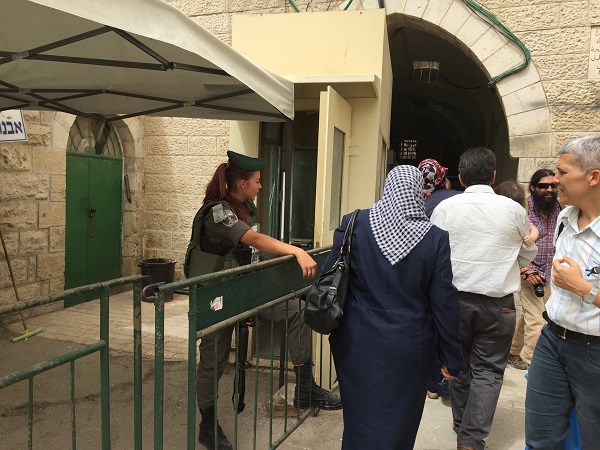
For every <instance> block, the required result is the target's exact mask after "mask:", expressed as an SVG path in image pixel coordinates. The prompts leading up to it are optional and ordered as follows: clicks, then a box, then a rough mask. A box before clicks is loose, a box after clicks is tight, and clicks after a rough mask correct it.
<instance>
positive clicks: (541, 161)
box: [532, 158, 558, 174]
mask: <svg viewBox="0 0 600 450" xmlns="http://www.w3.org/2000/svg"><path fill="white" fill-rule="evenodd" d="M557 163H558V158H535V163H534V166H533V169H534V170H533V171H534V172H535V171H536V170H539V169H552V170H554V171H556V164H557ZM532 174H533V172H532Z"/></svg>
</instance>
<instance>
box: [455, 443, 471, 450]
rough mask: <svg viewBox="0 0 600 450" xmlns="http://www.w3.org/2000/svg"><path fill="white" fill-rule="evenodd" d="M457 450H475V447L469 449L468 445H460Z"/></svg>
mask: <svg viewBox="0 0 600 450" xmlns="http://www.w3.org/2000/svg"><path fill="white" fill-rule="evenodd" d="M456 450H475V449H474V448H473V447H469V446H468V445H465V444H458V445H457V446H456Z"/></svg>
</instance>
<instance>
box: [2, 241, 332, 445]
mask: <svg viewBox="0 0 600 450" xmlns="http://www.w3.org/2000/svg"><path fill="white" fill-rule="evenodd" d="M329 250H330V247H326V248H322V249H318V250H312V251H309V254H311V256H312V257H313V258H314V259H315V261H317V264H318V267H319V268H320V267H321V265H322V264H323V263H324V261H325V259H326V257H327V255H328V254H329ZM142 279H143V277H142V276H139V275H135V276H129V277H123V278H118V279H115V280H110V281H106V282H102V283H97V284H93V285H89V286H84V287H79V288H75V289H70V290H67V291H64V292H61V293H59V294H55V295H51V296H48V297H45V298H42V299H36V300H28V301H22V302H19V303H18V304H15V305H11V306H9V307H4V308H0V318H2V317H4V316H8V315H11V314H15V313H18V312H19V311H24V310H27V309H31V308H35V307H39V306H44V305H48V304H51V303H55V302H58V301H62V300H73V299H75V298H76V297H80V298H81V297H85V299H84V301H91V300H92V298H91V297H90V295H89V294H98V293H99V294H100V318H99V320H100V336H99V340H98V341H96V342H94V343H92V344H90V345H86V346H83V347H81V348H79V349H77V350H75V351H72V352H69V353H65V354H63V355H61V356H58V357H55V358H51V359H49V360H46V361H43V362H41V363H38V364H35V365H33V366H31V367H29V368H27V369H24V370H21V371H19V372H15V373H12V374H10V375H7V376H4V377H2V378H0V389H3V388H5V387H8V386H11V385H13V384H15V383H18V382H21V381H24V380H29V403H28V419H29V420H28V448H29V449H32V448H33V425H34V418H33V400H34V396H33V379H34V377H35V376H36V375H38V374H40V373H42V372H46V371H48V370H51V369H54V368H56V367H59V366H62V365H64V364H67V363H68V364H70V368H71V370H70V375H71V436H72V448H73V449H75V448H76V402H75V371H74V368H75V362H76V361H77V360H78V359H80V358H82V357H84V356H87V355H90V354H92V353H95V352H99V353H100V399H101V405H100V410H101V431H102V449H103V450H109V449H110V365H109V326H108V320H109V298H110V294H109V291H110V288H114V287H118V286H126V285H133V356H134V395H133V401H134V448H135V449H136V450H138V449H141V448H142V351H141V346H142V334H141V332H142V324H141V284H142ZM222 280H224V281H222ZM312 281H314V280H304V279H303V278H302V274H301V271H300V270H299V267H298V265H297V263H296V260H295V258H294V257H292V256H286V257H280V258H275V259H272V260H269V261H264V262H260V263H256V264H252V265H249V266H243V267H238V268H235V269H229V270H225V271H222V272H218V273H214V274H209V275H203V276H199V277H195V278H190V279H188V280H184V281H178V282H174V283H169V284H163V285H160V286H158V287H156V288H155V296H154V307H155V349H154V350H155V355H154V358H155V365H154V448H155V449H157V450H158V449H162V448H163V426H164V417H163V412H164V409H163V403H164V402H163V400H164V356H165V355H164V350H165V341H164V321H165V315H164V305H165V296H166V295H168V294H169V293H171V292H174V291H177V290H180V289H183V288H189V312H188V317H189V333H188V380H187V383H188V399H187V404H188V405H187V406H188V422H187V446H188V449H194V448H195V447H196V385H195V373H196V356H197V341H198V339H201V338H202V336H206V335H207V334H210V333H215V332H218V331H219V330H222V329H224V328H227V327H231V326H232V325H235V330H236V332H237V331H238V330H239V322H240V321H241V320H243V319H246V318H248V317H250V316H258V314H260V313H263V312H265V311H269V310H271V315H272V308H273V307H275V306H277V305H279V304H281V303H284V302H285V303H286V304H287V302H290V301H298V302H299V301H300V300H299V296H300V295H301V294H303V293H304V292H306V291H307V290H308V288H309V286H310V285H311V283H312ZM219 297H220V298H221V299H222V301H223V307H222V308H220V309H217V308H213V309H211V301H213V300H215V299H216V298H219ZM95 298H97V297H94V299H95ZM286 312H287V309H286ZM287 325H288V323H287V320H286V321H285V333H284V337H283V339H284V341H283V343H282V353H283V355H285V356H284V358H283V360H282V361H281V362H280V367H283V368H284V369H285V368H287V367H288V364H289V363H288V357H287V354H288V351H287V350H288V333H287ZM273 327H274V323H273V321H272V320H271V337H270V355H269V364H268V365H269V369H270V371H269V377H270V378H269V385H270V390H269V395H270V399H271V401H270V406H269V439H268V448H270V449H274V448H277V447H278V446H279V445H280V444H281V443H283V441H284V440H285V439H286V438H287V437H288V436H289V435H290V434H291V433H292V432H293V431H294V430H295V429H297V428H298V426H300V425H301V424H302V423H303V422H304V420H306V418H307V417H309V416H310V415H312V414H315V413H316V411H315V409H314V408H312V407H311V408H308V409H307V410H306V411H304V412H302V413H299V412H298V413H297V414H296V416H295V420H294V421H293V422H291V423H290V422H288V409H287V376H288V370H282V372H281V374H280V380H281V381H280V383H279V385H280V387H281V384H283V385H284V386H286V389H285V391H284V400H285V403H284V419H283V420H284V423H283V433H282V435H281V436H279V437H278V438H274V437H273V402H272V399H273V394H274V392H273V373H274V370H275V367H274V356H273V346H274V338H273V335H274V333H273ZM305 331H306V332H308V333H310V332H311V330H310V329H309V328H308V327H306V330H305ZM258 334H259V333H258V328H255V332H254V336H253V338H254V342H255V347H256V351H255V353H256V355H255V357H256V363H255V371H254V372H255V389H254V393H255V398H254V405H253V406H254V408H253V409H254V426H253V429H254V433H253V448H256V447H257V442H256V436H257V433H256V430H257V419H258V401H257V396H258V388H257V387H258V376H259V370H260V369H259V365H260V364H259V352H258V341H259V339H258V338H259V336H258ZM236 335H237V333H236ZM318 339H319V342H320V343H321V347H320V350H319V357H318V360H317V363H318V365H319V368H320V369H319V373H318V377H317V378H318V379H319V380H320V383H321V384H323V381H324V378H326V376H324V373H323V372H324V370H323V366H327V365H329V369H328V378H329V387H333V388H335V387H336V385H337V383H335V382H332V379H333V378H334V373H333V371H332V369H331V367H332V363H331V355H330V354H329V353H327V355H324V353H325V352H324V350H323V347H322V344H323V340H322V336H320V335H319V337H318ZM215 351H216V348H215ZM215 353H216V352H215ZM216 356H217V355H215V360H217V357H216ZM235 359H236V360H235V367H236V371H235V372H236V377H237V376H238V375H237V374H238V373H239V371H238V370H237V369H239V368H240V364H244V363H245V361H240V358H239V354H238V352H237V351H236V358H235ZM313 360H315V359H314V358H313ZM327 363H328V364H327ZM216 379H217V377H216V374H215V385H214V389H215V390H216V388H217V385H216ZM235 386H236V387H235V389H234V398H235V399H236V400H235V404H234V407H235V409H236V411H237V407H238V401H239V391H238V383H235ZM215 398H216V395H215ZM234 414H235V419H234V421H235V436H234V437H233V445H234V448H237V447H238V445H237V442H238V433H237V431H238V413H234Z"/></svg>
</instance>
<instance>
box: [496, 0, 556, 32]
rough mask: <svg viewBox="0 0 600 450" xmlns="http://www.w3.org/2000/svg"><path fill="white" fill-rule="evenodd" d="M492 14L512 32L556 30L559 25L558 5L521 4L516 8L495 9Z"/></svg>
mask: <svg viewBox="0 0 600 450" xmlns="http://www.w3.org/2000/svg"><path fill="white" fill-rule="evenodd" d="M494 14H495V15H496V17H498V19H500V20H501V21H502V22H503V23H505V24H506V25H508V27H509V28H510V30H511V31H513V32H516V31H532V30H548V29H556V28H558V27H559V23H560V5H559V4H558V3H555V4H552V3H548V4H545V5H532V4H531V3H529V2H527V3H521V5H519V6H518V7H513V8H499V9H495V10H494Z"/></svg>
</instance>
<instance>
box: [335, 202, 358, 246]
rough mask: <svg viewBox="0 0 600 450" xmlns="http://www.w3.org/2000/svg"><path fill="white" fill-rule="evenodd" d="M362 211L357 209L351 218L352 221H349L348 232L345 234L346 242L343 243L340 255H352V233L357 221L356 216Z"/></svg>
mask: <svg viewBox="0 0 600 450" xmlns="http://www.w3.org/2000/svg"><path fill="white" fill-rule="evenodd" d="M359 212H360V209H357V210H356V211H354V212H353V213H352V215H351V216H350V220H349V221H348V226H347V227H346V232H345V233H344V240H343V242H342V246H341V247H340V255H342V256H344V255H346V254H347V253H350V245H351V244H352V232H353V231H354V222H355V220H356V216H358V213H359Z"/></svg>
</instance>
